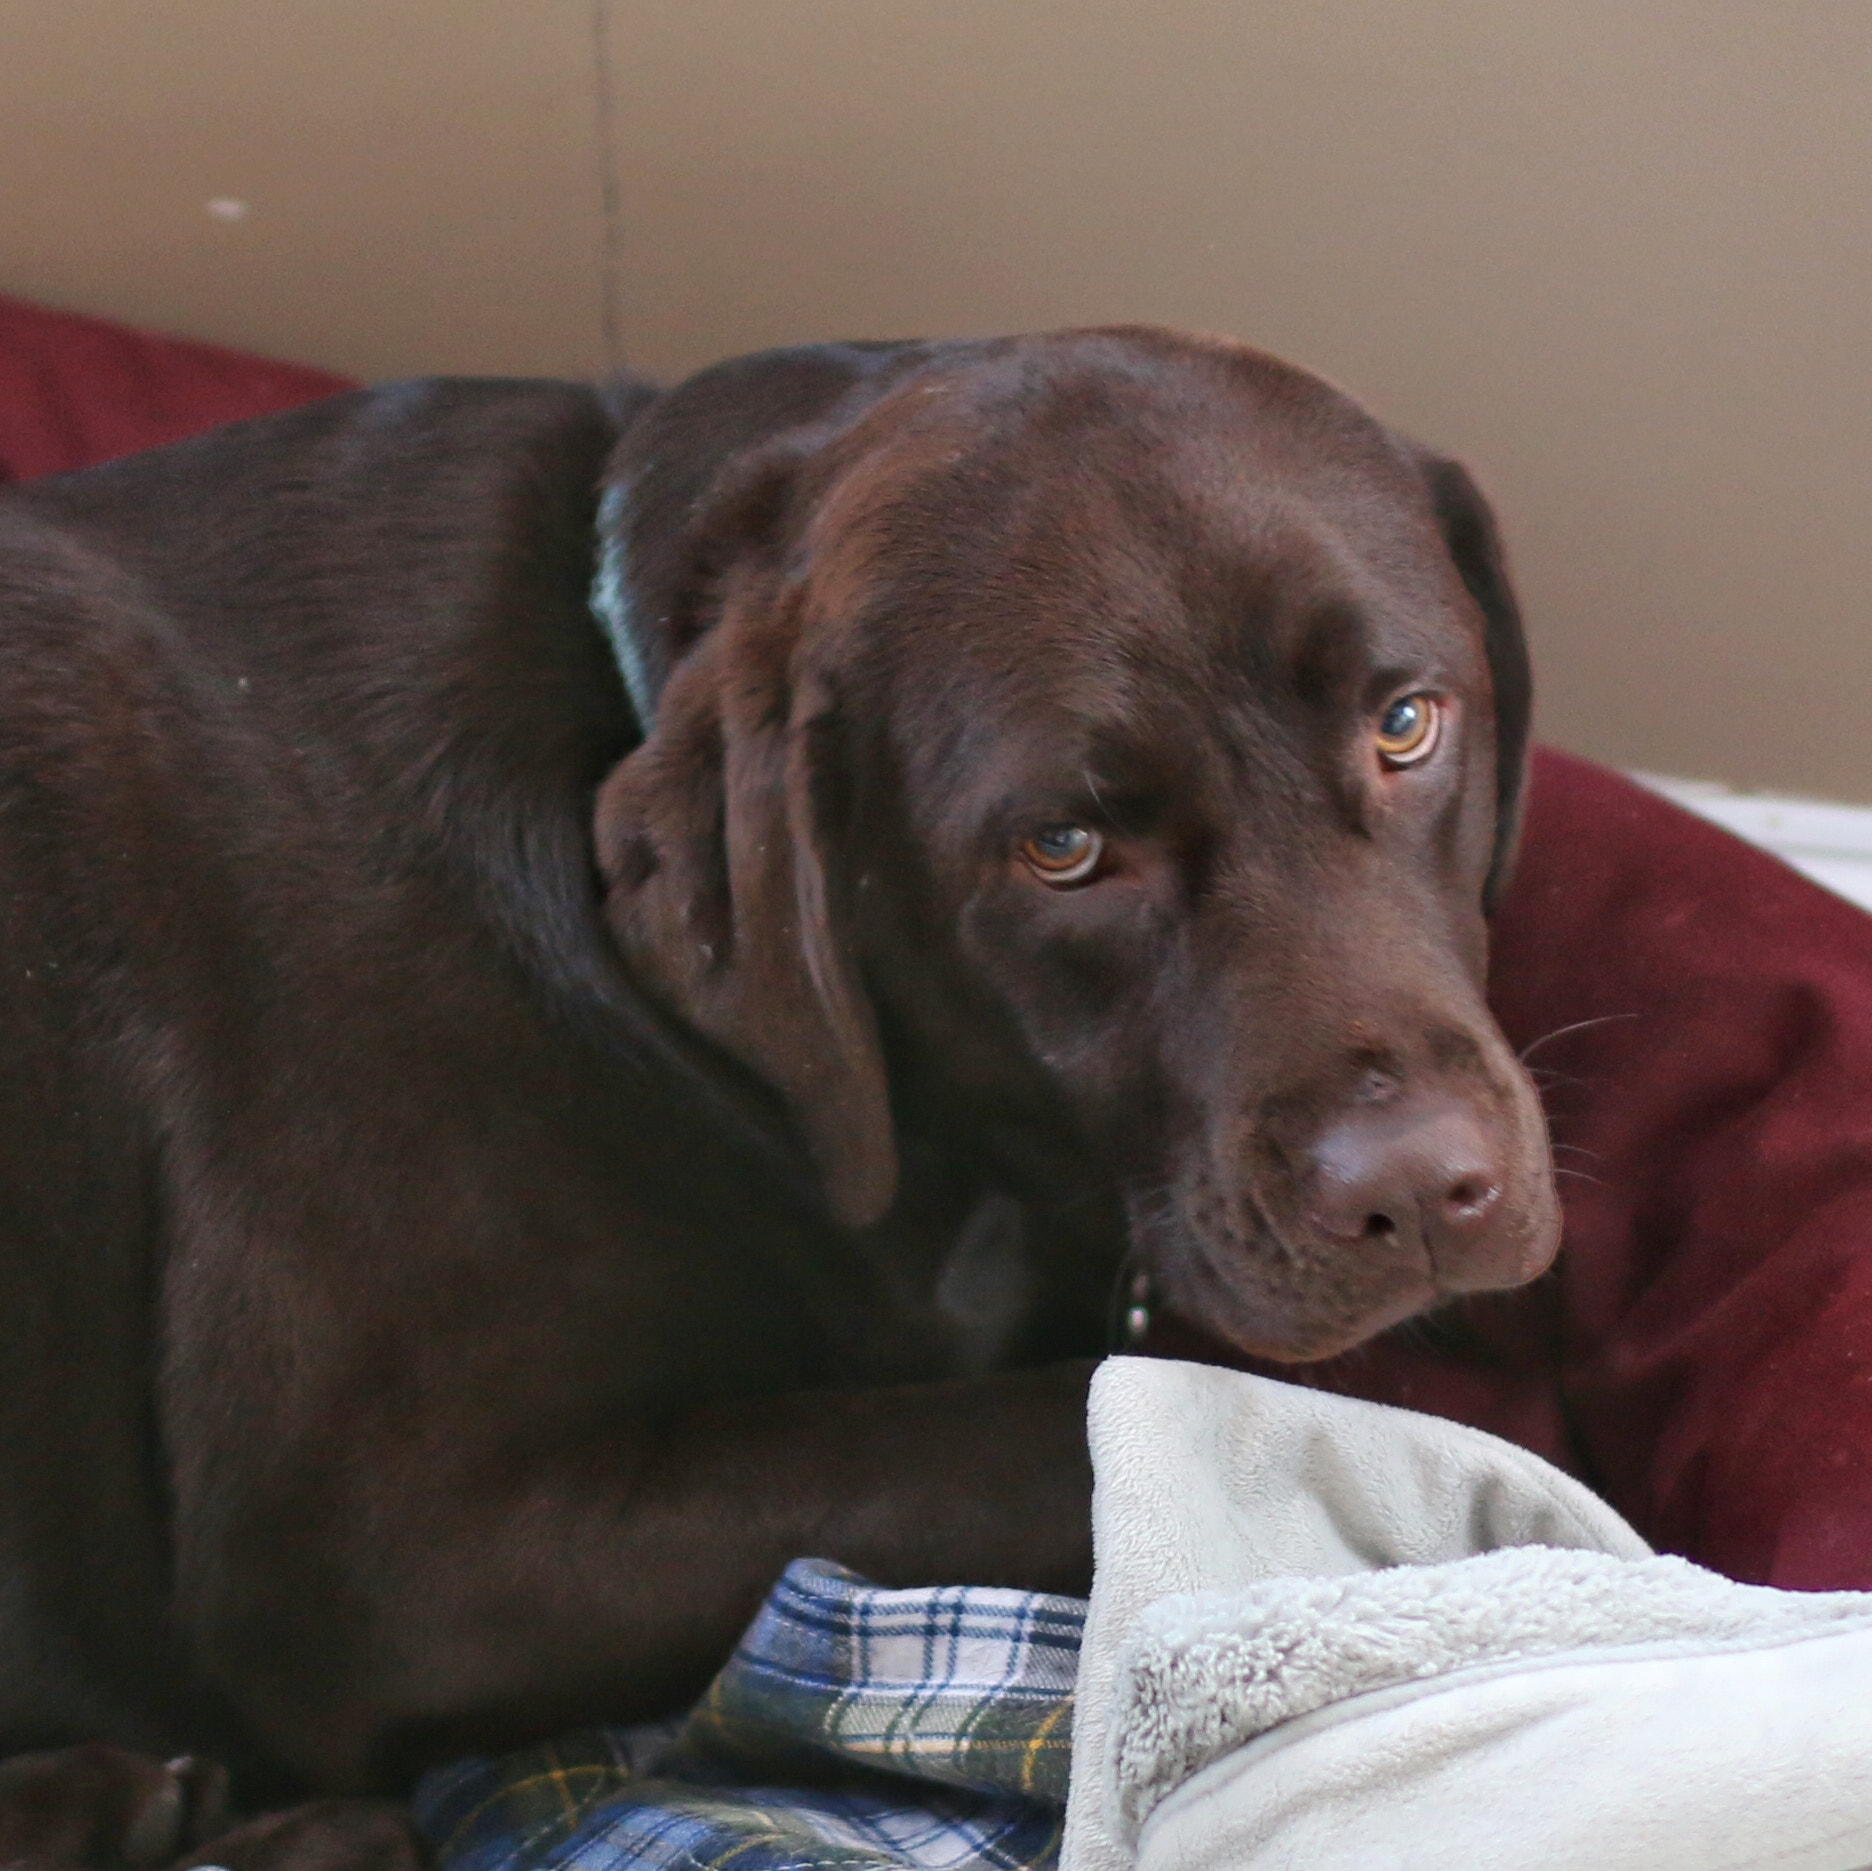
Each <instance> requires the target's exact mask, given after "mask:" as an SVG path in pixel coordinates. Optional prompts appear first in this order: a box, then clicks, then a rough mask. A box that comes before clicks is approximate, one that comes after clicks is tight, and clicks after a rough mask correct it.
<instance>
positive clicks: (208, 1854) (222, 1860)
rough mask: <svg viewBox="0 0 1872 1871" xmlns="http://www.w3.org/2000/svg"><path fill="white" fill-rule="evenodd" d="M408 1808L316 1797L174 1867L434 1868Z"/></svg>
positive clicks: (298, 1870)
mask: <svg viewBox="0 0 1872 1871" xmlns="http://www.w3.org/2000/svg"><path fill="white" fill-rule="evenodd" d="M429 1866H430V1858H429V1852H428V1848H427V1847H426V1846H425V1845H424V1844H423V1842H422V1839H421V1837H420V1835H419V1834H418V1833H417V1831H416V1828H415V1826H414V1825H413V1824H412V1823H411V1821H410V1817H409V1813H408V1811H407V1809H406V1808H404V1807H402V1806H398V1805H394V1804H393V1803H391V1802H390V1801H388V1800H312V1801H309V1802H308V1803H307V1804H305V1805H303V1806H292V1807H288V1808H287V1809H286V1810H285V1811H284V1812H277V1813H268V1814H266V1815H265V1816H264V1817H262V1818H259V1819H252V1820H249V1821H248V1822H247V1823H246V1824H245V1825H241V1826H236V1827H235V1829H234V1830H233V1831H232V1832H224V1833H223V1834H222V1835H221V1836H220V1837H219V1838H217V1839H212V1840H210V1841H209V1842H208V1843H206V1844H204V1845H202V1846H200V1847H199V1848H198V1849H196V1850H195V1851H194V1852H192V1853H188V1854H185V1855H184V1856H183V1857H181V1858H178V1859H177V1860H176V1861H175V1864H174V1866H173V1867H172V1871H429Z"/></svg>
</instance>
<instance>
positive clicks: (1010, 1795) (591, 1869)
mask: <svg viewBox="0 0 1872 1871" xmlns="http://www.w3.org/2000/svg"><path fill="white" fill-rule="evenodd" d="M1084 1624H1085V1603H1084V1601H1083V1600H1081V1599H1077V1598H1053V1597H1048V1596H1045V1595H1044V1594H1041V1593H1038V1592H1013V1591H997V1590H989V1589H986V1588H982V1587H975V1586H945V1587H937V1588H932V1589H929V1590H923V1591H885V1590H883V1589H881V1588H880V1587H878V1586H875V1585H870V1584H867V1583H866V1582H865V1581H864V1580H862V1579H860V1578H857V1577H856V1576H855V1575H853V1574H852V1573H849V1572H846V1571H845V1570H843V1569H842V1568H841V1567H838V1566H833V1565H828V1564H826V1563H825V1562H824V1561H822V1560H812V1559H802V1560H796V1561H795V1562H794V1564H793V1565H791V1566H790V1567H788V1569H787V1571H786V1573H785V1575H784V1576H783V1577H782V1578H781V1580H780V1582H779V1584H778V1585H776V1586H775V1587H774V1589H773V1591H772V1593H771V1594H770V1595H769V1597H768V1599H767V1602H766V1604H765V1605H764V1606H763V1607H762V1609H761V1612H760V1615H759V1616H758V1617H757V1618H756V1619H755V1620H754V1623H753V1624H752V1625H751V1626H750V1627H749V1630H748V1633H747V1635H746V1636H745V1637H744V1638H743V1639H742V1640H741V1644H740V1647H739V1648H738V1649H737V1650H736V1651H735V1654H734V1656H733V1657H732V1658H731V1659H730V1661H729V1662H728V1664H727V1665H726V1667H725V1668H724V1669H723V1670H722V1673H721V1674H720V1675H719V1676H718V1677H717V1678H716V1679H715V1682H714V1683H713V1685H712V1686H711V1687H710V1689H709V1691H708V1693H707V1694H706V1695H705V1696H704V1697H703V1698H702V1700H701V1701H700V1702H699V1703H698V1704H697V1705H696V1707H695V1708H694V1709H692V1710H691V1711H690V1712H689V1714H688V1715H687V1716H686V1717H684V1718H682V1719H681V1720H680V1721H675V1722H667V1723H659V1724H656V1725H653V1726H647V1727H636V1728H598V1729H593V1730H591V1731H590V1732H589V1733H585V1734H579V1735H573V1736H569V1737H567V1738H565V1739H563V1740H560V1741H557V1742H554V1743H552V1744H551V1745H550V1746H547V1747H542V1748H533V1749H530V1750H529V1751H527V1752H526V1753H524V1754H516V1755H510V1756H508V1757H507V1758H505V1759H501V1760H470V1761H463V1762H461V1763H459V1764H458V1765H456V1766H454V1767H451V1768H448V1769H446V1770H444V1771H443V1772H440V1773H436V1774H431V1775H430V1776H429V1778H428V1779H427V1780H425V1781H424V1782H423V1784H422V1785H421V1787H420V1788H419V1789H418V1790H417V1795H416V1815H417V1820H418V1822H419V1823H420V1825H421V1826H422V1828H423V1830H424V1832H425V1833H426V1834H427V1836H428V1837H429V1839H430V1841H431V1843H432V1844H433V1845H434V1846H435V1848H436V1852H437V1854H438V1856H439V1857H440V1859H441V1863H442V1866H443V1871H637V1868H638V1867H644V1868H645V1871H704V1868H707V1871H717V1868H721V1871H727V1868H728V1867H732V1868H733V1871H811V1868H815V1867H819V1866H827V1867H834V1866H836V1867H849V1868H850V1871H873V1868H875V1871H897V1868H899V1867H912V1868H914V1871H1051V1867H1052V1866H1053V1864H1054V1863H1055V1861H1056V1860H1057V1858H1058V1856H1059V1840H1060V1826H1061V1822H1062V1817H1063V1813H1064V1809H1065V1802H1066V1768H1067V1763H1068V1760H1069V1759H1070V1757H1071V1754H1072V1688H1073V1677H1074V1674H1075V1672H1076V1671H1077V1668H1078V1662H1079V1639H1080V1634H1081V1631H1082V1630H1083V1628H1084Z"/></svg>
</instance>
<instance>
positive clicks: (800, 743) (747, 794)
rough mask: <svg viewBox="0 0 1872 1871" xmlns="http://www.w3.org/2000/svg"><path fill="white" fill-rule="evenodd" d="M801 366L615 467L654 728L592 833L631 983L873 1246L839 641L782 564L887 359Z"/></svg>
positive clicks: (882, 1167) (891, 1170)
mask: <svg viewBox="0 0 1872 1871" xmlns="http://www.w3.org/2000/svg"><path fill="white" fill-rule="evenodd" d="M854 348H855V347H841V350H844V349H854ZM807 355H808V360H809V361H807V362H805V363H804V364H803V365H802V368H801V369H800V370H798V371H795V370H792V369H790V368H789V369H782V370H779V371H778V372H776V373H773V374H768V375H765V376H762V375H761V374H760V373H755V376H754V380H753V381H751V382H750V381H747V380H745V373H744V380H743V381H742V382H741V384H740V388H741V390H742V391H745V392H748V393H749V395H750V396H751V398H752V404H753V405H758V407H757V408H754V407H751V406H750V404H749V402H748V401H746V400H744V399H743V398H741V397H739V396H726V397H724V396H723V395H722V394H721V392H722V391H723V387H724V386H723V384H722V382H721V379H722V378H723V377H724V376H728V375H733V374H734V373H733V372H731V371H726V370H718V371H716V372H711V373H706V374H707V375H708V376H709V377H710V378H711V379H712V380H713V381H711V382H710V383H708V384H705V385H704V386H703V390H704V391H705V392H706V394H703V395H698V396H695V397H694V398H692V407H691V408H690V409H689V410H688V412H687V413H685V412H684V411H682V410H680V409H678V410H676V411H674V412H672V414H671V415H670V416H668V417H666V419H665V420H663V421H662V422H661V424H660V425H658V426H657V428H656V432H655V433H654V434H648V435H646V434H642V433H638V432H636V431H634V432H633V434H634V437H635V442H636V448H637V452H636V453H634V454H633V456H632V457H631V458H630V459H629V460H627V461H625V462H623V463H620V464H618V467H619V470H620V474H621V478H620V479H618V480H614V482H613V486H614V487H622V488H624V489H625V490H626V491H625V492H624V493H623V494H622V495H621V496H619V497H618V499H617V500H615V501H614V502H613V503H612V504H613V507H614V511H613V513H612V515H611V516H610V518H611V521H612V523H613V525H614V527H616V528H617V529H618V530H617V531H615V532H614V533H613V535H612V538H613V539H614V540H617V541H620V542H621V548H622V549H621V550H620V551H619V552H618V553H617V554H616V557H615V567H616V573H615V576H616V580H617V583H616V585H615V587H614V590H613V592H612V593H611V601H612V602H613V603H618V602H620V601H621V603H622V605H623V607H624V612H625V615H624V616H623V619H622V625H623V628H624V629H625V630H627V631H628V632H629V633H630V637H631V644H630V651H629V654H630V656H633V657H634V658H635V666H634V670H633V665H632V663H631V661H629V660H628V659H627V660H626V669H627V672H629V680H630V681H631V685H632V688H633V691H634V692H637V691H640V693H639V696H638V705H639V709H640V712H641V713H642V714H643V715H644V716H645V727H646V730H647V732H646V736H645V739H644V741H643V744H642V745H641V746H639V747H638V748H637V749H636V750H635V751H634V752H632V753H631V754H629V755H628V756H627V757H626V758H625V759H624V760H623V761H622V762H621V763H620V764H619V765H618V766H617V767H616V768H615V769H614V770H613V772H612V773H611V775H610V776H609V778H607V780H606V781H605V782H604V784H603V786H602V787H601V788H600V791H599V796H598V806H597V820H596V828H595V829H596V838H597V852H598V860H599V866H600V870H601V872H602V874H603V877H604V882H605V887H606V915H607V918H608V920H609V922H610V926H611V928H612V931H613V933H614V935H615V936H616V939H617V941H618V944H619V946H620V948H621V949H622V951H623V953H624V956H625V958H626V960H627V961H628V963H629V965H630V967H631V969H632V971H633V973H634V974H635V975H636V976H637V977H638V978H639V979H640V980H641V981H642V982H643V984H644V985H645V987H646V988H648V989H649V990H650V992H651V993H652V994H654V995H655V996H656V997H657V998H658V999H660V1000H661V1001H662V1002H663V1003H664V1004H665V1005H666V1006H668V1007H669V1008H670V1009H671V1010H672V1011H674V1012H675V1013H676V1014H678V1015H679V1016H680V1017H681V1018H682V1019H684V1020H685V1021H687V1022H688V1023H689V1024H690V1025H691V1026H692V1027H694V1028H695V1029H696V1030H698V1031H699V1032H701V1033H703V1034H705V1035H707V1036H708V1038H710V1039H711V1040H713V1041H714V1042H715V1043H716V1044H717V1045H718V1046H720V1047H722V1048H723V1050H724V1051H726V1052H728V1053H729V1054H731V1055H732V1056H733V1057H735V1058H736V1059H738V1060H739V1061H740V1062H741V1063H742V1064H743V1065H745V1066H747V1067H748V1068H749V1069H750V1070H751V1071H753V1072H754V1073H755V1074H756V1075H757V1076H759V1077H760V1078H761V1079H763V1080H765V1081H766V1082H767V1083H768V1084H770V1085H772V1086H773V1087H775V1088H776V1089H777V1090H778V1091H779V1092H780V1093H781V1095H782V1096H783V1097H784V1099H785V1100H786V1103H787V1105H788V1108H789V1110H790V1112H791V1114H792V1116H793V1119H794V1122H795V1124H796V1125H797V1127H798V1129H799V1131H800V1134H801V1135H802V1137H803V1139H804V1141H805V1143H806V1145H807V1147H808V1149H809V1150H810V1152H811V1154H812V1157H813V1160H814V1163H815V1165H816V1167H817V1169H818V1171H819V1175H820V1179H821V1182H822V1184H823V1186H824V1189H825V1192H826V1197H827V1202H828V1205H829V1207H830V1208H831V1210H832V1213H833V1214H834V1216H835V1217H836V1218H837V1219H838V1220H839V1221H841V1222H842V1223H844V1224H845V1225H846V1226H848V1227H862V1226H865V1225H867V1224H869V1223H870V1222H872V1221H875V1220H876V1219H877V1218H878V1217H879V1216H881V1215H882V1214H883V1213H884V1211H885V1210H886V1209H887V1208H888V1207H889V1206H890V1203H891V1200H892V1198H893V1196H894V1194H895V1190H896V1182H897V1154H896V1145H895V1139H894V1134H893V1128H892V1122H891V1109H890V1093H889V1085H888V1081H887V1078H886V1073H885V1066H884V1056H883V1049H882V1046H881V1044H880V1042H879V1037H878V1029H877V1021H876V1017H875V1015H874V1013H873V1011H872V1008H871V1004H870V1001H869V999H868V997H867V995H866V992H865V988H864V984H863V981H862V980H861V978H860V972H859V969H858V965H857V962H856V959H855V957H854V956H853V954H852V952H851V949H850V947H849V943H848V932H849V929H850V919H849V916H848V915H847V913H846V905H845V903H844V900H843V899H844V889H845V885H844V878H843V875H842V869H841V865H840V863H839V854H840V851H841V848H842V835H841V834H842V830H843V822H844V807H843V800H844V784H845V782H846V780H847V779H848V777H849V775H848V772H847V767H846V762H845V758H844V755H845V737H844V735H843V733H842V730H841V725H840V721H839V716H838V708H837V698H836V696H835V694H834V691H833V687H832V682H833V677H832V675H831V673H830V670H829V666H828V664H827V661H826V646H825V645H823V644H818V645H807V644H803V642H802V629H801V624H802V616H801V611H802V607H803V606H804V605H805V603H806V602H807V600H806V598H805V597H804V595H803V594H802V587H801V586H800V584H799V583H798V581H797V580H793V579H790V577H789V569H788V548H789V544H790V542H791V541H792V539H793V537H794V534H795V532H796V523H797V520H798V517H799V516H798V515H797V514H796V512H795V508H796V506H798V505H799V504H801V501H800V490H799V483H800V480H801V477H802V475H803V474H805V473H806V472H807V470H808V469H809V468H810V464H811V462H812V459H813V457H814V455H815V454H816V453H817V451H818V449H819V448H820V447H822V446H823V445H824V444H825V442H826V441H827V439H828V438H829V435H830V434H831V433H833V432H835V431H836V428H837V427H838V424H837V423H836V422H828V419H827V411H828V409H829V407H830V406H832V405H835V404H837V403H839V402H841V401H842V400H844V399H845V398H846V396H847V395H848V393H849V392H850V391H852V389H853V388H854V386H855V385H858V384H860V383H861V382H862V379H863V377H864V374H865V372H864V370H863V368H862V366H864V365H866V364H868V363H871V362H872V361H873V358H874V357H875V354H872V355H871V356H865V355H861V356H860V357H859V358H858V359H856V360H855V365H856V366H857V367H847V365H848V364H850V363H852V362H853V360H846V362H844V363H841V360H840V359H838V358H837V357H834V358H833V359H831V360H827V359H826V358H825V357H824V355H823V354H822V353H813V354H807ZM748 361H749V362H750V363H754V364H759V363H762V362H763V360H759V359H756V360H748ZM694 382H695V380H692V385H693V383H694ZM692 385H685V386H683V387H682V388H680V389H678V390H676V391H674V392H671V393H670V395H671V398H672V399H680V398H682V397H684V396H685V394H687V393H688V392H689V391H690V390H691V388H692ZM862 400H863V399H862V398H861V399H860V401H861V402H862ZM657 415H658V411H657V410H655V409H652V410H651V411H650V412H647V416H646V418H641V419H640V422H639V425H638V426H639V430H641V429H642V426H643V423H644V421H646V420H654V418H656V416H657ZM601 596H602V594H601Z"/></svg>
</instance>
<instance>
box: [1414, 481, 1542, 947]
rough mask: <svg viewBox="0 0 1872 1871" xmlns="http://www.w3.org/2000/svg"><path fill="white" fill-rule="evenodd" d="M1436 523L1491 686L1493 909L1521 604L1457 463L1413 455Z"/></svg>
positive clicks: (1525, 721)
mask: <svg viewBox="0 0 1872 1871" xmlns="http://www.w3.org/2000/svg"><path fill="white" fill-rule="evenodd" d="M1417 456H1418V462H1419V465H1420V466H1421V468H1422V470H1423V475H1424V479H1425V480H1426V481H1427V482H1428V483H1429V487H1430V501H1431V505H1432V506H1433V507H1434V508H1435V509H1436V517H1437V524H1438V525H1439V526H1440V527H1441V528H1442V529H1443V538H1444V540H1445V542H1446V543H1447V544H1448V546H1449V551H1450V557H1451V558H1452V559H1454V560H1455V561H1456V569H1457V571H1459V572H1460V573H1461V574H1462V581H1463V583H1464V584H1465V585H1466V586H1467V587H1468V588H1469V595H1470V596H1471V597H1472V598H1474V599H1475V601H1476V603H1477V605H1478V606H1479V607H1480V608H1481V612H1482V621H1483V625H1484V628H1485V632H1486V635H1485V638H1484V644H1485V648H1486V650H1487V653H1488V666H1489V676H1490V679H1491V681H1492V683H1493V685H1494V689H1495V850H1494V855H1493V857H1492V858H1491V860H1490V863H1489V873H1488V880H1487V882H1486V883H1484V885H1483V887H1482V907H1483V909H1484V910H1485V911H1489V912H1493V910H1494V909H1495V906H1496V905H1497V904H1498V903H1499V902H1500V901H1501V899H1502V895H1503V893H1504V892H1505V891H1506V890H1507V888H1508V879H1509V876H1510V874H1511V873H1512V871H1513V869H1514V854H1515V843H1516V840H1517V839H1518V838H1519V836H1520V831H1521V791H1522V782H1523V780H1524V779H1525V777H1526V773H1527V753H1528V734H1529V730H1530V727H1531V717H1532V713H1533V703H1534V679H1533V672H1532V670H1531V669H1530V667H1529V664H1528V652H1527V638H1526V636H1525V634H1524V633H1523V631H1522V628H1521V607H1520V605H1519V604H1518V603H1517V602H1516V601H1515V594H1514V587H1513V585H1511V584H1510V583H1509V581H1508V561H1507V555H1506V553H1505V552H1504V551H1503V549H1502V542H1501V533H1500V531H1499V530H1498V528H1497V527H1496V524H1495V515H1494V512H1493V511H1492V510H1491V508H1490V507H1489V504H1488V502H1487V501H1486V500H1485V499H1483V497H1482V490H1481V489H1480V488H1479V487H1477V486H1476V484H1475V482H1474V481H1473V480H1472V479H1471V478H1470V475H1469V471H1468V469H1467V468H1465V467H1464V466H1463V465H1462V464H1461V462H1458V461H1451V460H1448V459H1447V458H1445V457H1444V456H1441V455H1434V454H1431V453H1430V452H1429V451H1428V450H1427V449H1419V450H1418V451H1417Z"/></svg>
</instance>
